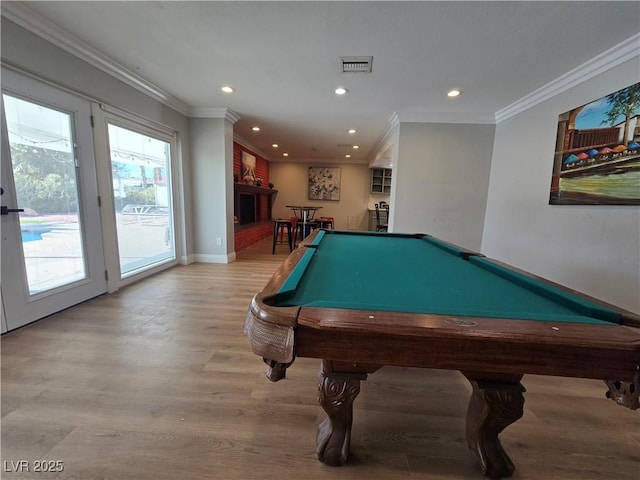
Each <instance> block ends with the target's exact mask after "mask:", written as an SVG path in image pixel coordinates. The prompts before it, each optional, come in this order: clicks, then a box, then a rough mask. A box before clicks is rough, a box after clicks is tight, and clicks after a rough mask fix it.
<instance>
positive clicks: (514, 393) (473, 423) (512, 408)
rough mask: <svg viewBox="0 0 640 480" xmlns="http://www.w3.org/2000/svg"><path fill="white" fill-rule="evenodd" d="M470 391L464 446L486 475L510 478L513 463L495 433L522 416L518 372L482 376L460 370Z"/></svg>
mask: <svg viewBox="0 0 640 480" xmlns="http://www.w3.org/2000/svg"><path fill="white" fill-rule="evenodd" d="M463 374H464V376H465V377H467V379H468V380H469V381H470V382H471V386H472V387H473V393H472V394H471V399H470V400H469V408H468V409H467V427H466V433H467V445H468V446H469V450H471V453H472V454H473V456H474V457H475V458H476V459H477V460H478V461H479V462H480V466H481V468H482V473H484V475H486V476H487V477H489V478H502V477H510V476H511V475H513V472H514V470H515V465H514V464H513V462H512V461H511V459H510V458H509V455H507V453H506V452H505V451H504V449H503V448H502V444H501V443H500V439H498V435H499V434H500V432H502V431H503V430H504V429H505V428H506V427H508V426H509V425H511V424H512V423H514V422H515V421H516V420H518V419H519V418H521V417H522V414H523V406H524V395H523V392H524V391H525V389H524V387H523V386H522V384H521V383H520V379H521V378H522V375H485V374H473V373H467V372H463Z"/></svg>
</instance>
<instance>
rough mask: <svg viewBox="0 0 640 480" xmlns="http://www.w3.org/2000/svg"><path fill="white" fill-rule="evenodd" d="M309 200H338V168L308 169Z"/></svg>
mask: <svg viewBox="0 0 640 480" xmlns="http://www.w3.org/2000/svg"><path fill="white" fill-rule="evenodd" d="M308 198H309V200H340V168H338V167H309V195H308Z"/></svg>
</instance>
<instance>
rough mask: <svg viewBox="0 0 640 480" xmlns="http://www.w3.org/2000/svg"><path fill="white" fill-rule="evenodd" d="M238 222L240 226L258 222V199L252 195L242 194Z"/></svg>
mask: <svg viewBox="0 0 640 480" xmlns="http://www.w3.org/2000/svg"><path fill="white" fill-rule="evenodd" d="M238 203H239V207H240V211H239V212H238V213H239V214H240V215H238V220H239V223H240V225H246V224H247V223H254V222H255V221H256V197H255V195H252V194H246V193H241V194H240V195H239V202H238Z"/></svg>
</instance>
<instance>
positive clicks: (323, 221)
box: [318, 217, 333, 230]
mask: <svg viewBox="0 0 640 480" xmlns="http://www.w3.org/2000/svg"><path fill="white" fill-rule="evenodd" d="M318 223H319V224H320V228H329V229H331V230H333V217H320V218H318Z"/></svg>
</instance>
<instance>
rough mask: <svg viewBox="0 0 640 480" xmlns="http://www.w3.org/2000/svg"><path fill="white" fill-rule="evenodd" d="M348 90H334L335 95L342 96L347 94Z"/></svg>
mask: <svg viewBox="0 0 640 480" xmlns="http://www.w3.org/2000/svg"><path fill="white" fill-rule="evenodd" d="M348 91H349V90H348V89H346V88H344V87H338V88H336V89H335V90H334V92H335V94H336V95H344V94H345V93H347V92H348Z"/></svg>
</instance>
